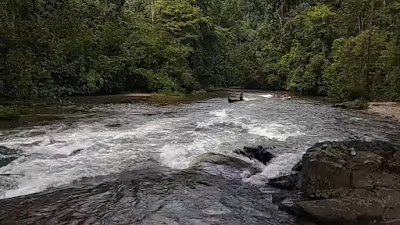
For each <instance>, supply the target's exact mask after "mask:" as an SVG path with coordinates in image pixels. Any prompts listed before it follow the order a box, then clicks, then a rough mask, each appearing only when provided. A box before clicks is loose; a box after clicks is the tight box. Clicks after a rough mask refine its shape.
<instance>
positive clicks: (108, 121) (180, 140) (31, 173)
mask: <svg viewBox="0 0 400 225" xmlns="http://www.w3.org/2000/svg"><path fill="white" fill-rule="evenodd" d="M245 97H246V99H245V100H246V101H244V102H238V103H234V104H229V103H228V102H227V99H226V98H225V97H213V98H207V99H204V100H199V101H194V102H191V103H184V104H165V105H159V104H151V103H134V104H99V105H95V106H91V107H90V108H89V110H88V111H87V112H85V113H79V112H75V114H76V116H75V117H73V119H64V120H59V121H54V122H52V123H49V124H47V125H35V126H29V127H28V126H24V127H19V128H13V129H8V130H2V131H0V146H2V147H6V148H8V149H14V150H16V151H18V152H17V153H15V154H17V155H18V158H17V159H16V160H14V161H13V162H11V163H10V164H8V165H6V166H3V167H1V168H0V174H1V175H0V198H3V199H7V201H6V202H5V204H6V203H7V204H11V203H10V202H12V201H13V199H9V198H12V197H16V196H22V195H27V194H32V193H38V192H42V191H46V190H52V189H57V190H59V192H62V190H63V187H68V185H71V182H72V184H74V182H75V181H78V180H82V179H83V178H88V177H103V178H101V179H106V178H104V177H107V176H112V175H115V174H118V176H120V177H121V176H122V177H126V176H127V177H130V179H131V180H132V179H133V180H135V182H136V184H137V183H143V185H142V186H140V187H136V186H135V187H136V189H135V190H136V191H137V190H142V192H141V193H142V195H141V197H140V199H141V201H140V202H141V203H137V202H136V203H135V204H133V205H134V206H132V205H129V206H126V205H124V204H127V203H126V202H125V203H124V204H122V203H121V202H119V203H115V204H114V205H113V206H110V205H108V206H107V208H106V209H104V208H102V209H101V210H103V211H104V213H108V214H109V213H111V212H114V211H115V209H119V211H118V212H119V213H122V211H124V210H125V208H126V207H127V208H131V209H132V208H135V210H134V212H132V211H131V212H129V213H130V214H123V215H122V214H121V215H120V214H118V215H120V216H119V217H118V218H119V219H118V220H107V221H108V222H107V223H106V222H103V223H98V224H129V223H128V222H126V221H128V220H127V218H126V217H129V216H127V215H131V216H132V215H135V216H136V218H138V217H140V218H142V217H143V218H142V219H141V220H137V221H136V220H135V221H136V222H134V223H133V224H164V223H165V224H295V223H297V222H295V219H293V218H291V217H290V216H289V215H286V214H285V213H284V212H280V211H277V209H270V210H269V211H268V210H267V209H263V208H268V207H269V208H273V207H272V206H271V204H270V200H266V199H268V193H269V192H270V190H269V191H265V189H263V188H264V187H265V183H266V182H267V180H268V179H270V178H274V177H278V176H280V175H284V174H287V173H289V172H290V170H291V168H292V167H293V166H294V165H295V164H296V163H297V162H298V161H299V160H300V159H301V156H302V154H303V153H304V152H305V151H306V150H307V149H308V148H309V147H311V146H312V145H314V144H316V143H318V142H322V141H327V140H345V139H349V138H361V139H365V140H375V139H378V140H385V141H387V140H390V139H393V138H396V137H399V129H398V128H399V124H396V123H393V122H390V121H387V120H384V119H380V118H378V117H376V116H374V115H369V114H365V113H362V112H356V111H350V110H342V109H335V108H332V107H331V105H329V104H327V103H323V102H321V101H317V100H313V99H307V98H294V99H292V100H291V101H285V100H276V99H273V98H271V95H269V94H268V93H246V96H245ZM258 145H261V146H264V147H268V148H269V149H270V151H271V153H273V154H274V155H276V157H275V158H274V159H273V160H272V161H271V162H270V163H269V164H267V165H263V164H261V163H258V162H255V161H252V160H251V159H247V158H244V157H241V156H238V155H236V154H234V153H233V151H234V150H235V149H241V148H243V147H244V146H258ZM203 153H219V154H223V155H227V156H232V157H235V158H239V159H241V160H243V161H246V162H248V163H250V164H253V166H254V167H257V168H258V169H259V171H258V172H256V173H247V172H246V171H236V172H237V173H238V174H239V175H238V177H239V178H238V179H236V180H235V179H233V180H229V179H228V180H225V181H224V179H223V178H221V179H219V181H216V180H215V179H217V178H216V177H218V176H211V175H210V176H208V175H204V174H201V173H200V172H196V171H193V170H191V171H189V169H190V166H191V162H193V160H195V158H196V157H198V156H199V155H201V154H203ZM2 157H3V156H2ZM127 171H130V172H127ZM199 173H200V174H199ZM224 173H228V175H229V173H232V174H234V173H235V171H231V172H226V171H225V172H224ZM121 174H122V175H121ZM214 175H215V174H214ZM225 175H226V174H225ZM99 179H100V178H99ZM107 179H108V181H110V180H112V179H114V178H107ZM107 179H106V180H107ZM119 179H122V180H124V179H123V178H119ZM188 179H189V180H190V181H188ZM193 180H195V181H193ZM199 180H202V181H201V182H200V181H199ZM213 180H215V182H214V181H213ZM110 182H111V181H110ZM120 182H122V181H120ZM185 182H186V183H185ZM207 182H208V184H207ZM213 182H214V183H213ZM218 182H220V183H218ZM75 183H76V182H75ZM122 183H124V182H122ZM188 183H191V185H193V186H194V187H193V186H191V188H189V189H187V188H188V187H187V186H188ZM217 183H218V184H217ZM107 184H108V185H111V184H110V183H107ZM146 185H147V186H146ZM196 185H198V187H196ZM105 186H107V185H106V184H105ZM111 186H112V185H111ZM127 186H129V185H125V187H127ZM166 186H168V187H166ZM171 186H173V187H174V188H173V189H174V191H172V192H173V193H171V191H170V190H171ZM189 186H190V185H189ZM107 187H109V186H107ZM163 188H166V189H167V190H168V191H166V190H164V189H163ZM213 188H214V189H213ZM215 188H216V189H215ZM128 189H129V188H128ZM60 190H61V191H60ZM78 190H80V191H81V192H79V193H80V194H83V193H82V190H85V189H84V188H78V189H76V190H74V191H78ZM160 190H164V191H160ZM74 191H72V192H74ZM88 192H89V191H88ZM217 192H218V193H217ZM107 193H108V192H107ZM124 193H125V192H124ZM60 195H61V194H60ZM71 195H73V193H72V194H71ZM161 196H162V197H161ZM166 196H168V197H166ZM213 196H214V197H213ZM218 196H219V197H218ZM103 197H104V196H103ZM20 198H23V197H20ZM37 198H39V197H37ZM82 198H83V197H80V199H82ZM160 198H162V199H163V201H162V203H161V200H160ZM221 199H223V200H221ZM2 201H4V200H2ZM82 201H83V200H82ZM87 201H89V200H87ZM93 201H94V202H96V200H93ZM132 201H133V200H132ZM135 201H137V200H135ZM144 202H145V203H144ZM166 202H168V204H167V203H166ZM71 204H72V203H71ZM96 204H97V203H96ZM109 204H111V203H109ZM141 204H145V205H146V207H145V206H143V205H141ZM239 206H240V210H239V208H238V207H239ZM74 207H75V206H74ZM157 207H158V208H157ZM111 208H113V210H111ZM96 209H97V210H99V208H96ZM91 210H94V209H91ZM174 210H175V211H174ZM243 210H244V211H245V212H246V213H243V212H244V211H243ZM265 210H267V211H265ZM271 210H272V211H271ZM94 211H95V210H94ZM156 212H157V213H156ZM238 212H240V213H239V214H240V216H238V215H239V214H238ZM114 213H115V212H114ZM94 214H95V213H94ZM280 214H282V215H281V216H278V215H280ZM144 215H146V216H147V217H146V216H144ZM233 215H235V216H233ZM141 216H142V217H141ZM144 217H146V218H147V219H146V218H144ZM272 217H274V218H275V219H271V218H272ZM177 218H179V219H177ZM182 218H186V220H182ZM93 221H95V219H93ZM124 221H125V222H126V223H125V222H124ZM129 221H130V223H131V224H132V220H129ZM139 221H140V222H139ZM161 221H162V222H163V223H161ZM177 221H178V222H177ZM182 221H184V222H182ZM93 223H95V222H93ZM50 224H51V223H50ZM54 224H56V223H54ZM60 224H61V223H60ZM71 224H73V223H71ZM88 224H92V223H90V222H89V223H88Z"/></svg>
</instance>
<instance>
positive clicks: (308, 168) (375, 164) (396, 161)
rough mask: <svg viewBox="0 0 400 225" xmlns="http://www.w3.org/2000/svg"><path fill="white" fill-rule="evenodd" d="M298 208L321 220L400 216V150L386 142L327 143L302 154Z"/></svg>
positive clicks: (360, 220) (393, 218) (358, 220)
mask: <svg viewBox="0 0 400 225" xmlns="http://www.w3.org/2000/svg"><path fill="white" fill-rule="evenodd" d="M302 173H303V174H302V191H303V192H304V197H305V198H306V199H307V200H302V201H299V202H298V203H297V204H296V207H297V208H298V210H300V211H302V212H303V213H304V214H306V215H308V216H311V217H313V218H317V219H318V220H320V221H326V222H334V223H339V222H343V223H347V224H356V223H363V222H366V223H368V222H370V221H378V222H379V221H381V222H382V223H387V224H390V223H389V222H390V221H396V220H400V151H399V150H398V149H397V148H395V147H393V146H392V145H390V144H388V143H383V142H378V141H375V142H362V141H357V140H352V141H346V142H325V143H321V144H317V145H315V146H314V147H312V148H310V149H309V150H308V151H307V153H306V154H305V155H304V156H303V170H302Z"/></svg>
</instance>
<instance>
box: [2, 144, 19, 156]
mask: <svg viewBox="0 0 400 225" xmlns="http://www.w3.org/2000/svg"><path fill="white" fill-rule="evenodd" d="M18 154H21V151H20V150H17V149H11V148H7V147H4V146H0V155H18Z"/></svg>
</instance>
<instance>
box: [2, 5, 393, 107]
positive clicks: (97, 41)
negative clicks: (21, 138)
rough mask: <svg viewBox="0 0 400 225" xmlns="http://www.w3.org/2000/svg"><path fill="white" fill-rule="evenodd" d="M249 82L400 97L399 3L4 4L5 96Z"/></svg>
mask: <svg viewBox="0 0 400 225" xmlns="http://www.w3.org/2000/svg"><path fill="white" fill-rule="evenodd" d="M230 85H239V86H243V87H247V88H258V89H267V90H289V91H293V92H298V93H300V94H310V95H326V96H330V97H332V98H335V99H337V100H347V99H355V98H360V97H363V98H367V99H378V100H399V99H400V3H399V1H398V0H197V1H196V0H2V1H1V3H0V97H7V98H18V99H29V98H38V97H57V96H66V95H92V94H108V93H120V92H126V91H145V92H164V93H171V94H174V93H189V92H192V91H195V90H200V89H204V88H208V87H226V86H230Z"/></svg>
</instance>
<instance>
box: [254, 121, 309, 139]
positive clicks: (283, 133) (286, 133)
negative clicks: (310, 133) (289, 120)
mask: <svg viewBox="0 0 400 225" xmlns="http://www.w3.org/2000/svg"><path fill="white" fill-rule="evenodd" d="M249 133H250V134H254V135H258V136H262V137H267V138H269V139H276V140H278V141H286V139H287V138H289V137H297V136H301V135H304V133H303V132H302V131H301V130H300V128H299V127H298V126H295V125H283V124H277V123H270V124H264V125H261V126H260V125H251V126H249Z"/></svg>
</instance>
